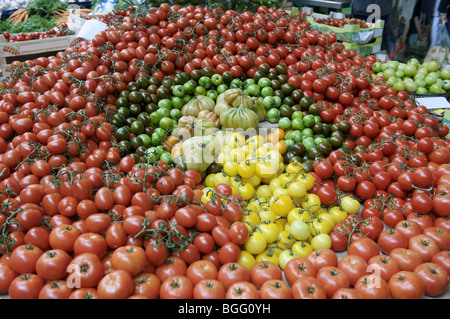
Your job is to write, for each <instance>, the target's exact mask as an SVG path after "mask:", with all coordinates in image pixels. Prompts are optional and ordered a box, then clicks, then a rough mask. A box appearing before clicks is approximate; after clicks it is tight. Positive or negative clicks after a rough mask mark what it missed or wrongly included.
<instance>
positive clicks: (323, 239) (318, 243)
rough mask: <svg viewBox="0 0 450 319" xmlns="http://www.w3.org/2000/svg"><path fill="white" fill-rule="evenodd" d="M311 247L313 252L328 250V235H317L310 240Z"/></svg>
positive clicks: (329, 245)
mask: <svg viewBox="0 0 450 319" xmlns="http://www.w3.org/2000/svg"><path fill="white" fill-rule="evenodd" d="M311 246H312V248H313V249H314V250H319V249H330V248H331V238H330V236H329V235H328V234H319V235H317V236H314V237H313V238H312V239H311Z"/></svg>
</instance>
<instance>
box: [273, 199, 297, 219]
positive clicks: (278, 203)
mask: <svg viewBox="0 0 450 319" xmlns="http://www.w3.org/2000/svg"><path fill="white" fill-rule="evenodd" d="M294 207H295V205H294V203H293V202H292V199H291V198H290V197H289V196H288V195H281V196H279V197H277V198H276V199H275V201H273V202H272V205H271V206H270V208H272V210H273V212H274V213H275V214H276V215H277V216H282V217H284V216H287V214H288V213H289V211H290V210H291V209H293V208H294Z"/></svg>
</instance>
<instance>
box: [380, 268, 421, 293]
mask: <svg viewBox="0 0 450 319" xmlns="http://www.w3.org/2000/svg"><path fill="white" fill-rule="evenodd" d="M389 290H390V293H391V298H392V299H422V298H423V296H424V295H425V285H424V283H423V281H422V279H421V278H420V277H419V275H417V274H416V273H414V272H411V271H406V270H402V271H399V272H398V273H396V274H394V275H393V276H392V277H391V279H390V280H389Z"/></svg>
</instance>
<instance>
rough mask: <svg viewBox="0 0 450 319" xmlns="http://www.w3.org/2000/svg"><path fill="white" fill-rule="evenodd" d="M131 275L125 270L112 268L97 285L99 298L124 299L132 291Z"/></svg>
mask: <svg viewBox="0 0 450 319" xmlns="http://www.w3.org/2000/svg"><path fill="white" fill-rule="evenodd" d="M133 288H134V286H133V277H132V276H131V275H130V273H129V272H127V271H125V270H113V271H112V272H110V273H108V274H107V275H105V276H104V277H103V278H102V279H101V280H100V282H99V283H98V286H97V294H98V298H99V299H126V298H128V297H129V296H130V295H131V294H132V293H133Z"/></svg>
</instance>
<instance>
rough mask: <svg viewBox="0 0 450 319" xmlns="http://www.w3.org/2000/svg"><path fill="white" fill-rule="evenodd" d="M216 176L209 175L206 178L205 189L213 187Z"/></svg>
mask: <svg viewBox="0 0 450 319" xmlns="http://www.w3.org/2000/svg"><path fill="white" fill-rule="evenodd" d="M215 175H216V174H209V175H208V176H206V178H205V186H206V187H215V186H214V176H215Z"/></svg>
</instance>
